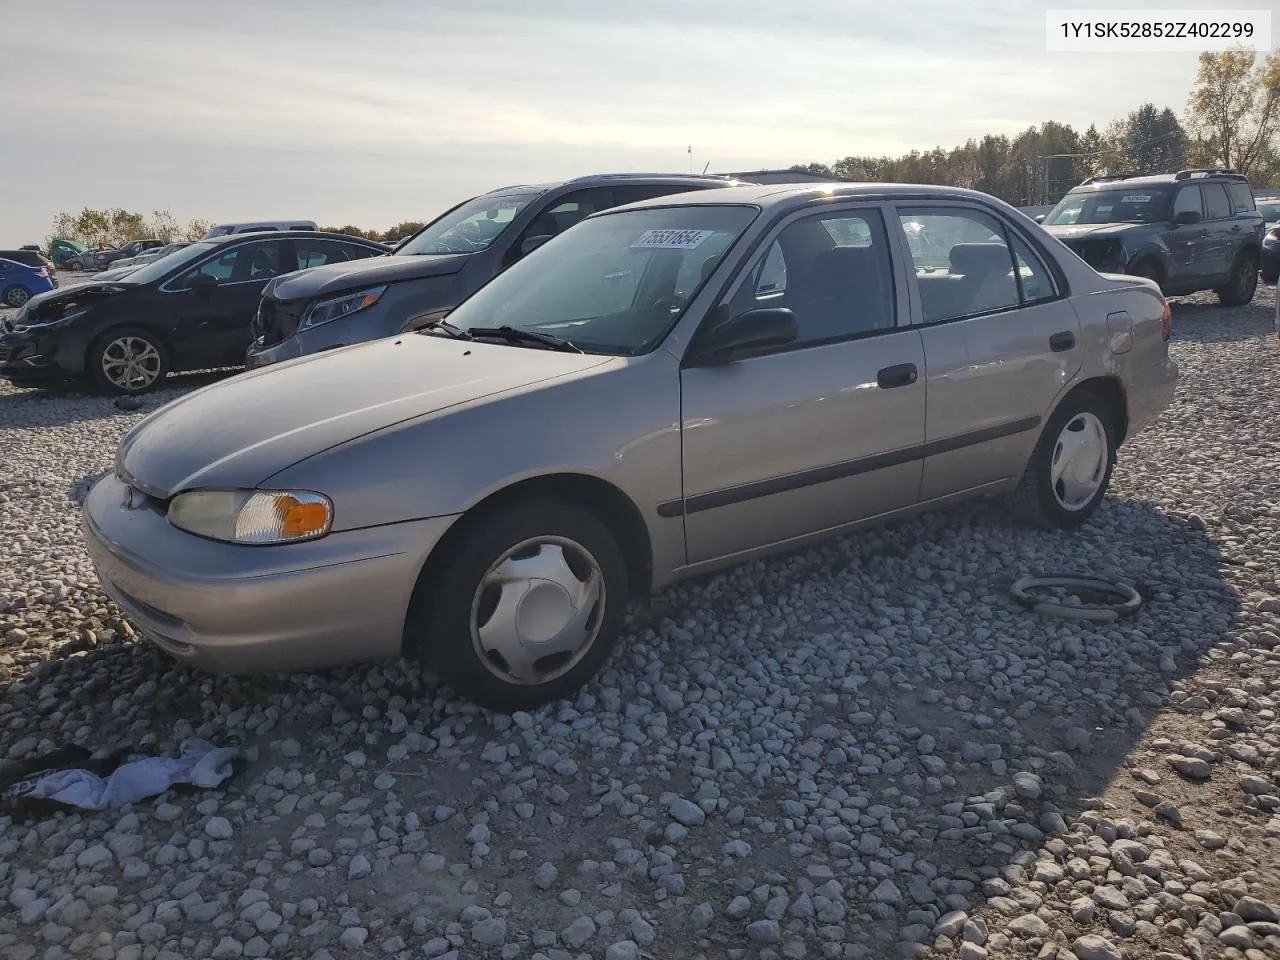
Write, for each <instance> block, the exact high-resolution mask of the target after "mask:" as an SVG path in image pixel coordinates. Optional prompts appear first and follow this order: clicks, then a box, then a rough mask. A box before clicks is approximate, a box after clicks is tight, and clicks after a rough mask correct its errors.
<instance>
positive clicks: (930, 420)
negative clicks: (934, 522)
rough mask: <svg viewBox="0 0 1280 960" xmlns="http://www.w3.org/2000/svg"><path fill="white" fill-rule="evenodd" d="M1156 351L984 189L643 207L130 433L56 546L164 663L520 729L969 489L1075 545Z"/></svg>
mask: <svg viewBox="0 0 1280 960" xmlns="http://www.w3.org/2000/svg"><path fill="white" fill-rule="evenodd" d="M922 234H923V235H927V236H928V237H929V243H928V244H927V245H922V244H920V243H919V242H916V241H917V240H918V238H919V236H920V235H922ZM1169 323H1170V320H1169V311H1168V307H1167V304H1166V303H1165V301H1164V299H1163V298H1162V297H1161V295H1160V292H1159V290H1158V289H1157V288H1156V286H1155V285H1154V284H1153V283H1151V282H1150V281H1147V280H1143V279H1140V278H1135V277H1129V276H1102V275H1099V274H1098V273H1095V272H1094V271H1093V270H1092V269H1091V268H1090V267H1089V266H1088V265H1086V264H1085V263H1084V262H1083V261H1082V260H1080V259H1079V258H1078V257H1076V256H1075V255H1074V254H1073V253H1071V252H1070V251H1069V250H1067V248H1066V247H1064V246H1063V245H1062V244H1060V243H1059V242H1057V241H1055V240H1053V239H1052V238H1051V237H1049V236H1048V235H1047V234H1046V233H1045V232H1044V231H1043V230H1042V229H1040V228H1039V227H1038V226H1036V225H1035V224H1034V223H1032V222H1031V221H1030V220H1028V219H1027V218H1026V217H1024V216H1022V215H1021V214H1019V213H1017V212H1016V211H1014V210H1013V209H1012V208H1010V207H1008V206H1006V205H1004V204H1002V203H1000V202H999V201H996V200H993V199H992V198H990V197H987V196H985V195H983V194H979V193H974V192H970V191H964V190H956V189H947V188H941V187H938V188H922V187H904V186H895V185H869V184H842V185H835V184H832V185H830V186H821V185H819V186H813V185H809V184H805V185H775V186H767V187H738V188H734V189H729V190H723V191H721V190H716V191H708V192H703V193H698V194H692V195H682V196H677V197H666V198H662V199H658V200H652V201H646V202H644V203H641V204H635V205H632V206H630V207H623V208H619V209H616V210H611V211H608V212H606V213H601V214H598V215H596V216H593V217H590V218H588V219H586V220H584V221H582V222H581V223H580V224H578V225H576V226H574V227H572V228H571V229H569V230H568V231H566V232H565V233H563V234H562V235H560V236H559V237H557V238H555V239H554V240H552V241H550V242H549V243H547V244H546V245H545V246H543V247H541V248H540V249H538V250H536V251H535V252H533V253H532V254H530V255H529V256H528V257H527V258H525V259H523V260H521V261H520V262H519V263H517V264H515V265H514V266H512V267H511V268H510V269H509V270H507V271H505V272H503V273H501V274H499V275H498V276H497V278H495V279H494V280H493V281H492V282H491V283H489V284H488V285H487V286H485V287H483V288H481V289H480V290H479V291H478V292H477V293H476V294H474V295H473V296H472V297H470V298H469V299H468V300H466V301H465V302H464V303H462V305H461V306H459V307H458V308H456V309H455V310H454V311H453V312H452V313H451V314H450V315H449V316H448V318H447V319H445V320H442V321H439V322H437V323H436V324H435V325H434V326H432V327H431V328H429V329H426V330H424V331H422V332H420V333H417V334H407V335H403V336H400V337H396V338H391V339H387V340H382V341H378V342H373V343H367V344H362V345H358V346H354V347H349V348H345V349H340V350H335V351H332V352H328V353H322V354H318V355H316V356H311V357H305V358H302V359H300V360H295V361H290V362H287V363H283V364H280V365H278V366H273V367H270V368H267V369H264V370H261V371H254V372H250V373H246V374H243V375H240V376H237V377H235V378H232V379H230V380H227V381H224V382H222V383H218V384H214V385H212V386H209V387H205V388H204V389H201V390H198V391H195V392H193V393H191V394H188V395H187V396H185V397H183V398H181V399H179V400H177V401H175V402H173V403H171V404H169V405H168V406H165V407H163V408H161V409H159V410H157V411H156V412H155V413H153V414H151V415H150V416H149V417H147V418H146V419H145V420H144V421H143V422H142V423H140V424H139V425H138V426H137V427H136V428H135V429H134V430H132V431H131V432H130V433H129V434H128V436H126V437H125V438H124V440H123V441H122V443H121V445H120V448H119V452H118V454H117V457H116V465H115V470H114V472H113V473H112V474H111V475H109V476H107V477H105V478H104V479H102V480H101V481H100V482H99V483H98V484H97V485H96V486H95V487H94V488H93V490H92V492H91V494H90V495H89V497H88V499H87V502H86V504H85V509H84V532H85V536H86V538H87V541H88V546H89V551H90V554H91V556H92V558H93V561H94V563H95V565H96V567H97V570H98V573H99V575H100V577H101V579H102V583H103V586H104V588H105V589H106V591H107V592H108V593H109V594H110V595H111V596H112V597H113V598H114V599H115V600H116V601H117V602H118V603H119V604H120V606H121V607H122V608H123V609H124V610H125V611H126V613H127V614H128V615H129V617H130V618H131V619H132V620H133V621H134V622H135V623H136V624H137V626H138V627H139V628H140V629H141V630H142V632H143V633H144V634H146V635H147V636H149V637H151V638H152V639H153V640H154V641H155V642H156V643H157V644H159V645H160V646H161V647H163V648H164V649H165V650H167V651H169V652H170V653H171V654H173V655H174V656H176V657H180V658H182V659H184V660H187V661H189V662H191V663H193V664H199V665H202V666H205V667H208V668H210V669H214V670H218V671H231V672H250V671H262V670H287V669H306V668H316V667H322V666H327V665H331V664H337V663H342V662H346V661H354V660H362V659H367V658H375V657H385V656H396V655H401V654H407V655H412V656H418V657H422V658H425V659H426V660H427V661H429V662H430V663H431V664H432V666H433V667H434V668H435V669H436V670H438V671H439V672H441V673H443V674H444V675H445V676H446V677H447V678H448V679H449V680H450V681H451V682H452V684H453V686H454V688H455V689H456V690H458V691H459V692H461V693H462V694H464V695H465V696H467V697H470V698H472V699H473V700H475V701H477V702H479V703H482V704H486V705H489V706H493V707H497V708H501V709H523V708H529V707H531V706H535V705H537V704H539V703H543V702H546V701H548V700H553V699H558V698H561V697H564V696H567V695H569V694H571V693H573V692H574V691H575V690H576V689H578V688H579V687H580V686H581V685H582V684H584V683H586V682H587V681H588V680H589V679H590V678H591V677H592V676H593V675H594V674H595V673H596V672H597V671H598V670H599V669H600V668H601V666H602V665H603V663H604V662H605V660H606V658H607V657H608V656H609V654H610V651H611V650H612V649H613V647H614V645H615V643H616V642H617V640H618V638H619V635H620V633H621V632H622V627H623V613H624V607H625V605H626V603H627V600H628V597H629V596H631V595H633V594H636V593H644V592H647V591H651V590H654V589H656V588H660V587H662V586H664V585H665V584H669V583H671V582H673V581H675V580H677V579H680V578H683V577H688V576H692V575H695V574H701V573H705V572H707V571H711V570H715V569H717V568H720V567H724V566H727V565H731V564H735V563H738V562H741V561H743V560H745V559H748V558H751V557H755V556H759V555H761V554H764V553H767V552H770V551H776V550H782V549H793V548H796V547H798V546H801V545H803V544H805V543H807V542H809V541H811V540H814V539H816V538H820V537H827V536H831V535H835V534H842V533H846V532H849V531H852V530H855V529H857V528H859V527H861V526H864V525H866V524H869V523H875V522H880V521H883V520H886V519H890V518H895V517H901V516H904V515H907V514H910V513H912V512H914V511H918V510H922V509H926V508H931V507H937V506H941V505H944V504H949V503H953V502H956V501H958V500H962V499H965V498H969V497H973V496H979V495H994V494H1000V495H1011V496H1012V498H1013V501H1014V504H1015V505H1016V507H1017V508H1018V509H1019V510H1021V511H1022V512H1023V514H1024V515H1025V516H1026V517H1028V518H1029V519H1030V520H1032V521H1033V522H1036V523H1040V524H1047V525H1050V526H1054V527H1058V528H1064V529H1070V528H1073V527H1076V526H1078V525H1079V524H1081V523H1084V522H1085V521H1086V520H1087V519H1088V518H1089V517H1090V515H1091V514H1092V513H1093V512H1094V511H1095V510H1096V509H1097V507H1098V504H1099V503H1100V502H1101V500H1102V499H1103V497H1104V496H1105V493H1106V489H1107V485H1108V482H1109V479H1110V477H1111V471H1112V467H1113V466H1114V464H1115V462H1116V455H1117V451H1118V450H1119V449H1120V447H1121V445H1122V444H1123V443H1124V442H1125V441H1126V440H1127V439H1128V438H1130V437H1132V436H1133V435H1134V434H1135V433H1137V432H1138V431H1139V430H1141V429H1143V428H1144V427H1145V426H1146V425H1147V424H1148V423H1150V422H1151V421H1152V420H1153V419H1154V418H1155V417H1157V416H1158V415H1159V414H1160V412H1161V411H1162V410H1163V409H1164V407H1165V406H1166V405H1167V404H1168V402H1169V400H1170V398H1171V397H1172V394H1173V391H1174V386H1175V382H1176V377H1177V370H1176V367H1175V366H1174V364H1173V363H1172V362H1171V361H1170V359H1169V355H1168V344H1167V340H1168V338H1169V335H1170V328H1169Z"/></svg>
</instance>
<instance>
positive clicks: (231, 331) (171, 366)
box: [0, 230, 387, 394]
mask: <svg viewBox="0 0 1280 960" xmlns="http://www.w3.org/2000/svg"><path fill="white" fill-rule="evenodd" d="M386 252H387V248H386V247H385V246H384V245H382V244H380V243H374V242H373V241H371V240H365V239H362V238H360V237H350V236H347V235H345V234H335V233H318V232H315V231H301V230H299V231H283V232H278V233H271V234H261V233H258V234H235V235H232V236H228V237H220V238H218V239H216V240H201V241H198V242H196V243H193V244H191V245H190V246H186V247H183V248H182V249H181V250H176V251H174V252H173V253H171V254H169V255H167V256H164V257H161V258H160V259H158V260H153V261H152V262H151V263H148V264H145V265H144V266H142V267H140V268H139V269H138V270H136V271H134V272H133V273H130V274H129V275H128V276H126V277H122V278H120V279H119V280H113V281H109V282H90V283H84V284H79V285H77V286H74V287H68V288H64V289H61V290H53V291H50V292H48V293H42V294H40V295H39V296H35V297H32V298H31V299H30V300H28V301H27V303H26V305H25V306H23V307H22V308H21V309H20V310H19V311H18V312H17V313H16V314H15V315H14V316H13V317H12V318H10V319H8V320H4V321H0V378H3V379H6V380H8V381H10V382H11V383H13V384H15V385H17V386H34V385H38V384H42V383H48V382H51V381H58V380H68V379H76V378H84V379H87V380H89V381H90V382H92V383H94V384H96V385H97V386H99V387H101V388H103V389H104V390H107V391H109V392H112V393H122V394H134V393H144V392H145V391H147V390H150V389H151V388H153V387H154V386H156V384H158V383H160V382H161V381H163V380H164V378H165V375H166V374H168V373H170V372H181V371H187V370H208V369H211V368H214V367H233V366H239V365H240V364H241V363H242V362H243V361H244V354H245V348H246V347H247V346H248V344H249V339H250V337H249V323H250V320H251V319H252V318H253V315H254V312H255V311H256V310H257V308H258V301H259V300H260V299H261V297H262V288H263V287H265V286H266V285H267V283H268V282H270V281H271V280H272V279H273V278H275V277H278V276H280V275H282V274H286V273H293V272H294V271H297V270H305V269H307V268H309V267H317V266H322V265H326V264H332V265H350V264H352V263H354V262H355V261H358V260H364V259H367V258H369V257H377V256H382V255H384V254H386Z"/></svg>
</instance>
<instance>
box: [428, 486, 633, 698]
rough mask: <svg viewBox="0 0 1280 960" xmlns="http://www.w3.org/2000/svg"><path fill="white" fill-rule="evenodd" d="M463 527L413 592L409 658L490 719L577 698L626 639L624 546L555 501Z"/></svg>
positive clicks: (507, 510)
mask: <svg viewBox="0 0 1280 960" xmlns="http://www.w3.org/2000/svg"><path fill="white" fill-rule="evenodd" d="M462 522H463V523H466V524H467V526H466V527H465V529H464V530H462V531H460V533H459V536H457V537H456V538H451V543H452V544H453V547H452V548H447V549H450V553H449V555H448V556H446V557H444V558H443V563H442V565H441V567H440V568H439V569H438V570H437V571H434V572H432V573H431V574H428V573H425V572H424V574H423V578H422V580H420V582H419V584H418V587H417V589H416V590H415V595H414V600H413V603H412V606H411V609H410V612H409V618H408V622H407V624H406V641H407V646H408V652H410V653H412V654H414V655H416V656H418V657H420V658H422V659H424V660H426V661H427V663H428V665H429V666H430V667H431V668H432V669H434V670H437V671H439V673H440V674H441V676H443V677H444V678H445V679H447V680H448V681H449V682H450V683H451V684H452V685H453V687H454V688H455V689H456V690H457V691H458V693H460V694H461V695H462V696H464V697H466V698H467V699H469V700H471V701H473V702H475V703H478V704H480V705H481V706H484V707H489V708H491V709H495V710H503V711H513V710H528V709H532V708H534V707H537V706H539V705H541V704H544V703H548V702H550V701H553V700H560V699H563V698H565V697H568V696H571V695H572V694H574V693H575V692H576V691H577V690H578V689H579V688H581V687H582V686H583V685H584V684H585V683H586V682H587V681H588V680H590V679H591V678H592V677H593V676H595V674H596V673H598V672H599V670H600V669H601V667H602V666H603V665H604V663H605V661H606V660H607V659H608V657H609V654H610V653H611V652H612V650H613V648H614V646H615V645H616V644H617V641H618V636H619V634H620V633H621V631H622V624H623V616H624V614H625V612H626V603H627V597H628V592H629V591H628V586H627V567H626V562H625V560H624V558H623V555H622V551H621V549H620V548H619V546H618V542H617V540H616V539H615V538H614V536H613V534H611V533H610V532H609V530H608V528H607V527H606V526H605V525H604V524H603V523H602V522H601V521H600V520H598V519H597V518H596V517H595V516H594V515H593V514H591V513H588V512H586V511H584V510H581V509H579V508H577V507H574V506H571V505H569V504H564V503H558V502H550V501H539V502H531V503H525V504H518V505H515V506H511V507H503V508H499V509H495V510H493V511H492V512H489V513H486V514H481V515H480V516H478V517H476V518H475V520H473V521H471V522H468V521H466V520H463V521H462Z"/></svg>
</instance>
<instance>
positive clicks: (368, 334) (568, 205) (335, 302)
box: [245, 174, 742, 369]
mask: <svg viewBox="0 0 1280 960" xmlns="http://www.w3.org/2000/svg"><path fill="white" fill-rule="evenodd" d="M741 182H742V181H739V180H735V179H733V178H731V177H718V176H697V175H686V174H597V175H594V176H588V177H579V178H577V179H574V180H568V181H565V182H563V183H550V184H548V183H543V184H536V185H532V186H517V187H503V188H501V189H499V190H493V191H490V192H489V193H485V194H482V195H480V196H478V197H475V198H473V199H471V200H468V201H466V202H465V203H461V204H459V205H458V206H456V207H454V208H453V209H451V210H449V211H447V212H446V213H444V214H443V215H441V216H440V217H438V218H437V219H436V220H434V221H432V222H431V223H429V224H427V225H426V226H425V227H423V228H422V229H421V230H419V231H418V233H416V234H415V235H414V236H413V237H411V238H410V239H409V240H407V241H405V242H404V243H402V244H401V245H400V246H398V247H397V248H396V250H395V252H394V254H392V255H388V256H385V257H374V258H373V259H370V260H366V261H364V262H362V263H343V264H334V265H332V266H324V267H317V268H314V269H311V270H305V271H303V272H301V273H294V274H290V275H287V276H282V277H278V278H277V279H275V280H273V281H271V283H269V284H268V285H267V287H266V289H265V290H263V294H262V302H261V304H260V306H259V308H258V314H257V317H256V318H255V320H254V327H253V337H254V340H253V343H252V345H251V346H250V347H249V351H248V354H247V355H246V357H245V366H246V367H248V368H250V369H253V368H255V367H262V366H266V365H267V364H271V363H277V362H279V361H281V360H290V359H292V358H294V357H301V356H306V355H308V354H312V353H317V352H319V351H321V350H331V349H333V348H335V347H342V346H348V345H350V344H353V343H362V342H364V341H366V340H376V339H379V338H381V337H389V336H394V335H395V334H397V333H400V332H402V331H404V330H407V329H413V328H416V327H420V326H422V325H423V324H426V323H429V322H431V321H433V320H437V319H440V318H442V317H443V316H444V315H445V314H446V313H448V311H449V310H451V309H453V308H454V307H456V306H457V305H458V304H459V303H461V302H462V301H463V300H464V299H466V298H467V297H469V296H470V295H471V294H472V293H474V292H475V291H476V290H478V289H480V287H482V286H483V285H484V284H486V283H487V282H488V281H490V280H492V279H493V278H494V277H495V276H496V275H497V274H498V273H500V272H501V271H502V270H505V269H506V268H507V267H509V266H511V264H513V263H515V262H516V261H517V260H519V259H520V258H521V257H523V256H524V255H525V254H527V253H529V252H530V251H531V250H533V249H535V248H536V247H538V246H540V245H541V244H543V243H545V242H546V241H548V240H550V239H551V238H552V237H553V236H555V235H556V234H559V233H562V232H563V231H565V230H567V229H568V228H569V227H570V226H572V225H573V224H575V223H577V222H578V221H579V220H581V219H582V218H583V217H586V216H589V215H590V214H593V213H596V212H597V211H600V210H606V209H609V208H611V207H617V206H621V205H622V204H625V203H635V202H637V201H639V200H648V199H650V198H652V197H661V196H666V195H668V194H676V193H685V192H687V191H691V190H708V189H715V188H722V187H726V186H732V185H735V184H739V183H741Z"/></svg>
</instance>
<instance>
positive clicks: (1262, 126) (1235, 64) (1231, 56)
mask: <svg viewBox="0 0 1280 960" xmlns="http://www.w3.org/2000/svg"><path fill="white" fill-rule="evenodd" d="M1187 119H1188V125H1189V126H1190V127H1191V130H1192V131H1193V132H1194V133H1195V135H1196V136H1197V138H1198V140H1199V141H1200V143H1199V144H1197V148H1196V150H1195V151H1194V153H1195V155H1196V156H1197V158H1202V157H1208V158H1211V160H1210V161H1209V162H1212V163H1214V164H1221V165H1222V166H1224V167H1229V168H1231V169H1233V170H1238V171H1240V172H1241V173H1243V174H1246V175H1251V174H1252V173H1253V172H1254V170H1255V169H1261V168H1264V167H1266V166H1268V165H1269V164H1270V162H1271V160H1270V158H1272V157H1274V156H1275V155H1276V153H1277V152H1280V151H1278V150H1277V144H1276V135H1277V130H1280V49H1277V50H1275V51H1273V52H1272V53H1271V54H1270V55H1269V56H1267V57H1265V58H1264V59H1262V60H1261V61H1259V59H1258V55H1257V54H1256V53H1255V52H1254V51H1252V50H1244V49H1240V50H1226V51H1223V52H1222V53H1202V54H1200V62H1199V69H1198V70H1197V72H1196V86H1195V89H1194V90H1193V91H1192V92H1191V97H1190V99H1189V100H1188V103H1187ZM1202 162H1203V161H1202Z"/></svg>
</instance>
